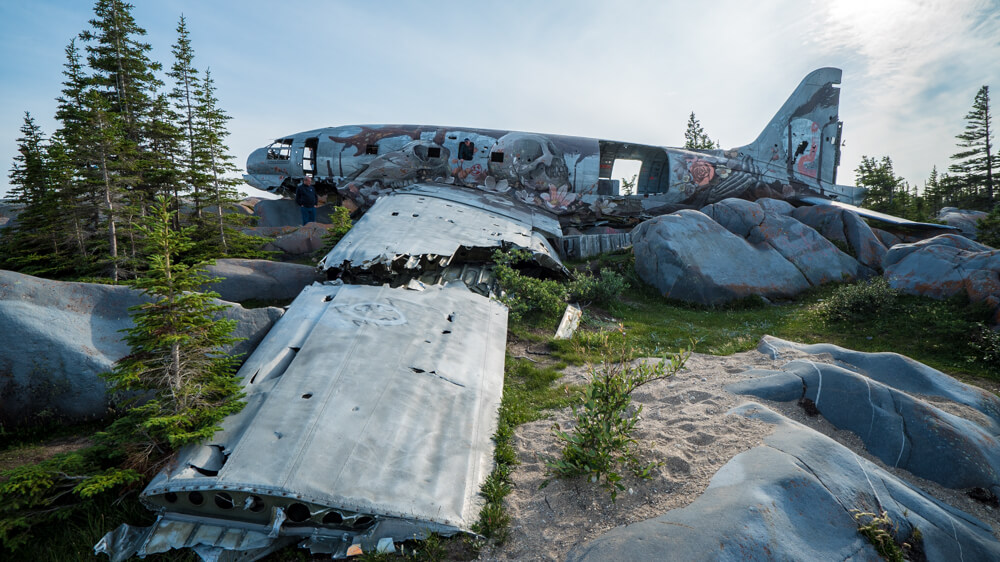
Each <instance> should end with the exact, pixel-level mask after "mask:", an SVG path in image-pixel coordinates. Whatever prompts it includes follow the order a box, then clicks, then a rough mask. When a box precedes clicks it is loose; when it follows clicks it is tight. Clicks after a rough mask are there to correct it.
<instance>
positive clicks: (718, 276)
mask: <svg viewBox="0 0 1000 562" xmlns="http://www.w3.org/2000/svg"><path fill="white" fill-rule="evenodd" d="M632 245H633V246H632V247H633V251H634V252H635V268H636V271H637V272H638V274H639V276H640V277H642V279H643V280H644V281H646V282H647V283H649V284H651V285H653V286H654V287H656V288H657V289H658V290H659V291H660V292H661V293H662V294H663V295H664V296H665V297H668V298H672V299H678V300H684V301H689V302H695V303H700V304H706V305H715V304H721V303H724V302H727V301H730V300H734V299H739V298H742V297H748V296H750V295H761V296H764V297H766V298H788V297H791V296H793V295H796V294H798V293H800V292H802V291H804V290H806V289H807V288H809V282H808V280H807V279H806V278H805V276H804V275H803V274H802V272H801V271H799V270H798V269H796V267H795V266H794V265H792V263H791V262H789V261H788V260H786V259H785V258H783V257H782V256H781V254H779V253H778V252H776V251H775V250H774V249H772V248H770V247H766V246H765V247H757V246H754V245H752V244H750V243H749V242H747V241H746V240H744V239H743V238H742V237H740V236H737V235H735V234H733V233H731V232H730V231H728V230H726V229H725V228H723V227H722V226H720V225H719V224H718V223H717V222H715V221H714V220H712V219H711V218H709V217H708V216H707V215H705V214H704V213H701V212H699V211H692V210H683V211H678V212H676V213H673V214H669V215H662V216H659V217H656V218H654V219H651V220H648V221H646V222H644V223H642V224H640V225H639V226H638V227H636V228H635V230H633V231H632Z"/></svg>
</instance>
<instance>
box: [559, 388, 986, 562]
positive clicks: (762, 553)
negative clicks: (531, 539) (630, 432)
mask: <svg viewBox="0 0 1000 562" xmlns="http://www.w3.org/2000/svg"><path fill="white" fill-rule="evenodd" d="M730 413H732V414H737V415H740V416H745V417H747V418H750V419H755V420H760V421H763V422H766V423H769V424H774V426H775V431H774V433H772V434H771V435H769V436H767V437H766V438H765V439H764V445H762V446H759V447H755V448H753V449H751V450H749V451H746V452H744V453H741V454H739V455H737V456H736V457H734V458H733V459H732V460H731V461H730V462H728V463H727V464H726V465H725V466H723V467H722V469H721V470H719V471H718V472H717V473H716V474H715V476H713V477H712V480H711V482H710V484H709V486H708V489H707V490H705V493H704V494H702V495H701V497H699V498H698V499H697V500H695V501H694V502H693V503H692V504H691V505H689V506H688V507H684V508H681V509H675V510H672V511H669V512H667V513H665V514H663V515H661V516H659V517H656V518H653V519H649V520H646V521H643V522H640V523H636V524H633V525H629V526H627V527H618V528H616V529H613V530H612V531H610V532H608V533H605V534H604V535H602V536H600V537H598V538H597V539H595V540H593V541H590V542H588V543H585V544H583V545H580V546H578V547H576V548H574V549H573V550H571V551H570V553H569V556H568V559H569V560H573V561H582V560H658V559H664V556H666V555H667V553H669V558H670V559H675V560H880V559H881V558H880V557H879V555H878V554H877V553H876V552H875V550H874V549H873V547H872V546H871V545H870V544H869V543H868V542H867V541H866V539H864V538H863V537H862V536H861V535H860V534H859V533H858V531H857V527H858V524H857V522H856V521H855V519H854V516H853V513H852V510H855V509H859V510H862V511H868V512H875V513H878V512H881V511H882V510H884V511H885V512H886V513H888V515H889V517H890V519H891V520H892V521H893V522H894V523H896V525H897V526H898V527H897V535H898V538H900V539H904V540H905V539H906V538H908V537H910V536H911V535H912V534H913V532H914V529H919V531H920V533H921V535H922V537H923V547H924V551H925V552H926V554H927V559H928V560H963V561H965V562H969V561H972V560H997V559H998V558H1000V542H998V541H997V540H996V539H995V538H994V536H993V534H992V530H991V528H990V526H989V525H987V524H986V523H983V522H982V521H980V520H978V519H976V518H975V517H972V516H970V515H968V514H966V513H963V512H961V511H959V510H957V509H954V508H952V507H950V506H948V505H946V504H944V503H942V502H940V501H938V500H936V499H934V498H932V497H931V496H929V495H927V494H925V493H923V492H921V491H920V490H919V489H917V488H915V487H913V486H911V485H910V484H908V483H907V482H905V481H904V480H901V479H900V478H897V477H896V476H894V475H892V474H890V473H889V472H887V471H885V470H883V469H882V468H880V467H879V466H877V465H876V464H874V463H872V462H869V461H867V460H865V459H864V458H861V457H860V456H858V455H857V454H855V453H854V452H852V451H851V450H850V449H848V448H847V447H844V446H843V445H841V444H839V443H837V442H836V441H834V440H833V439H830V438H829V437H826V436H824V435H822V434H820V433H818V432H816V431H814V430H812V429H810V428H808V427H805V426H803V425H801V424H799V423H797V422H794V421H792V420H790V419H788V418H786V417H785V416H782V415H781V414H778V413H776V412H774V411H772V410H770V409H768V408H767V407H765V406H762V405H760V404H756V403H748V404H743V405H741V406H739V407H737V408H735V409H733V410H731V411H730Z"/></svg>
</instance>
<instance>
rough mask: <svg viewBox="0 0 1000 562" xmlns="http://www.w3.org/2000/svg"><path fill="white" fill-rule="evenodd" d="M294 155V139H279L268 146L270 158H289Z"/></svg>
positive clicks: (268, 157)
mask: <svg viewBox="0 0 1000 562" xmlns="http://www.w3.org/2000/svg"><path fill="white" fill-rule="evenodd" d="M291 156H292V139H278V140H276V141H274V142H273V143H271V146H269V147H267V159H268V160H288V159H289V158H290V157H291Z"/></svg>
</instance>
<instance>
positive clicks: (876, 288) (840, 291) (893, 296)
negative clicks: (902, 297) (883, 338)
mask: <svg viewBox="0 0 1000 562" xmlns="http://www.w3.org/2000/svg"><path fill="white" fill-rule="evenodd" d="M898 297H899V291H897V290H896V289H893V288H892V287H890V286H889V282H888V281H886V280H885V278H883V277H874V278H872V279H869V280H868V281H863V282H861V283H854V284H851V285H843V286H841V287H839V288H837V290H835V291H834V292H833V294H832V295H831V296H830V298H828V299H827V300H826V301H825V302H824V303H823V304H822V306H820V312H821V314H822V315H823V316H824V317H825V318H826V319H827V320H830V321H833V322H857V321H860V320H864V319H866V318H869V317H871V316H874V315H879V314H884V313H887V312H892V311H893V310H895V309H897V308H898V304H899V303H898Z"/></svg>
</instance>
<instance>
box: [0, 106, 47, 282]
mask: <svg viewBox="0 0 1000 562" xmlns="http://www.w3.org/2000/svg"><path fill="white" fill-rule="evenodd" d="M17 143H18V145H17V151H18V154H17V155H16V156H14V162H13V165H12V166H11V169H10V176H9V177H10V182H11V186H12V188H11V190H10V192H9V193H8V195H7V197H6V200H7V201H8V202H10V203H13V204H15V205H18V206H20V207H21V212H20V214H19V215H18V219H17V224H16V226H15V227H14V228H13V229H12V232H9V233H7V234H6V235H5V236H4V237H3V238H2V241H3V244H2V250H3V252H2V254H0V265H2V266H3V267H4V268H6V269H13V270H17V271H22V272H24V273H28V274H31V275H44V274H46V273H48V272H49V271H50V270H51V268H52V266H53V265H56V264H58V260H57V259H53V258H54V256H56V255H57V254H58V253H59V240H58V238H57V237H56V235H55V230H54V229H53V228H52V226H53V222H56V221H58V220H59V215H58V212H59V208H58V205H57V204H56V197H55V194H54V193H53V191H52V189H51V186H50V185H49V163H48V156H47V151H46V147H45V137H44V135H43V133H42V130H41V128H40V127H39V126H38V125H37V124H36V123H35V120H34V118H32V117H31V114H30V113H28V112H25V114H24V123H23V124H22V125H21V136H20V137H18V139H17ZM53 261H54V262H55V264H53Z"/></svg>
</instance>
